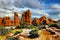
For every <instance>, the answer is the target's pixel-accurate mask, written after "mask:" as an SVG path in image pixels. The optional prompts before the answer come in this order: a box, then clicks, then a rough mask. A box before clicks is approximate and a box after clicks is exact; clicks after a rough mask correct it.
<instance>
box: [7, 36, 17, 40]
mask: <svg viewBox="0 0 60 40" xmlns="http://www.w3.org/2000/svg"><path fill="white" fill-rule="evenodd" d="M6 40H18V38H15V37H11V36H9V37H7V38H6Z"/></svg>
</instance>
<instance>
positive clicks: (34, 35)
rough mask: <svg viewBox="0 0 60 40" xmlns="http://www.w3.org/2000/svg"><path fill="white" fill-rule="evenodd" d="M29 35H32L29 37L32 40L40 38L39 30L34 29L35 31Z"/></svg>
mask: <svg viewBox="0 0 60 40" xmlns="http://www.w3.org/2000/svg"><path fill="white" fill-rule="evenodd" d="M29 34H30V35H29V36H28V37H30V38H37V37H39V35H38V28H33V29H32V30H31V31H30V33H29Z"/></svg>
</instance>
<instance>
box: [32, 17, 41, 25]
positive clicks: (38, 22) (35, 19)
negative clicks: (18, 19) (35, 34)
mask: <svg viewBox="0 0 60 40" xmlns="http://www.w3.org/2000/svg"><path fill="white" fill-rule="evenodd" d="M35 23H36V24H37V25H40V24H41V22H40V20H39V19H38V18H34V20H33V21H32V24H35Z"/></svg>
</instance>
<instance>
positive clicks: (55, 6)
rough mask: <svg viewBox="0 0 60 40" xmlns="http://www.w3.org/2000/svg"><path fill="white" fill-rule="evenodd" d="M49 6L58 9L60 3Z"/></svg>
mask: <svg viewBox="0 0 60 40" xmlns="http://www.w3.org/2000/svg"><path fill="white" fill-rule="evenodd" d="M51 7H52V8H55V9H60V4H52V5H51Z"/></svg>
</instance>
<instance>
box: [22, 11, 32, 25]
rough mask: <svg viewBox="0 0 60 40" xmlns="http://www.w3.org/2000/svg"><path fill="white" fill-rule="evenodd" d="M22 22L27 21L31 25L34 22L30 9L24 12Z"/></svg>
mask: <svg viewBox="0 0 60 40" xmlns="http://www.w3.org/2000/svg"><path fill="white" fill-rule="evenodd" d="M21 21H22V22H26V24H27V25H28V24H29V25H30V24H32V20H31V12H30V10H27V11H25V12H23V13H22V19H21Z"/></svg>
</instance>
